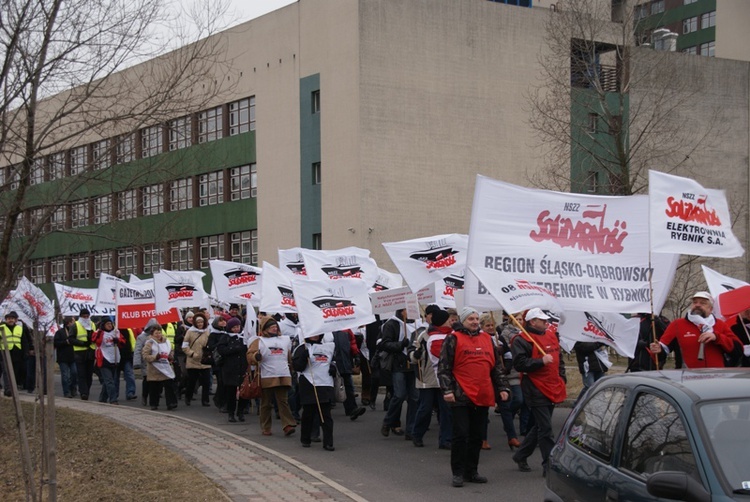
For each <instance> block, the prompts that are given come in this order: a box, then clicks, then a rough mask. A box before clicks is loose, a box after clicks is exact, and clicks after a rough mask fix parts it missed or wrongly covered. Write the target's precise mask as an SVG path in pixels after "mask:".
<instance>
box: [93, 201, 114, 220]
mask: <svg viewBox="0 0 750 502" xmlns="http://www.w3.org/2000/svg"><path fill="white" fill-rule="evenodd" d="M110 221H112V194H108V195H102V196H101V197H97V198H96V199H94V225H103V224H105V223H109V222H110Z"/></svg>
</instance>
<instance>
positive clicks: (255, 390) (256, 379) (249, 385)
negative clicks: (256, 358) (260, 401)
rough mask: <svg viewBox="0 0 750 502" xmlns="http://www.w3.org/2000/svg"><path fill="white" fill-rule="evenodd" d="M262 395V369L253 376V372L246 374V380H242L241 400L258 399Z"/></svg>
mask: <svg viewBox="0 0 750 502" xmlns="http://www.w3.org/2000/svg"><path fill="white" fill-rule="evenodd" d="M260 395H261V387H260V369H258V370H257V371H256V372H255V374H254V375H251V372H250V371H248V372H247V373H245V378H243V379H242V383H241V384H240V390H239V396H240V399H247V400H249V399H257V398H259V397H260Z"/></svg>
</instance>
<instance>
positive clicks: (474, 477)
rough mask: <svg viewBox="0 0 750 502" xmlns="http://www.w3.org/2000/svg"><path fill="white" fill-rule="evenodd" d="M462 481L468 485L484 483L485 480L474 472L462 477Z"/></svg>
mask: <svg viewBox="0 0 750 502" xmlns="http://www.w3.org/2000/svg"><path fill="white" fill-rule="evenodd" d="M464 481H467V482H469V483H486V482H487V478H485V477H484V476H480V475H479V474H477V473H476V472H475V473H474V474H472V475H471V476H464Z"/></svg>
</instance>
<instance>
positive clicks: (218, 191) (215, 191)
mask: <svg viewBox="0 0 750 502" xmlns="http://www.w3.org/2000/svg"><path fill="white" fill-rule="evenodd" d="M223 202H224V171H223V170H222V171H214V172H211V173H206V174H201V175H200V176H198V206H200V207H204V206H213V205H216V204H222V203H223Z"/></svg>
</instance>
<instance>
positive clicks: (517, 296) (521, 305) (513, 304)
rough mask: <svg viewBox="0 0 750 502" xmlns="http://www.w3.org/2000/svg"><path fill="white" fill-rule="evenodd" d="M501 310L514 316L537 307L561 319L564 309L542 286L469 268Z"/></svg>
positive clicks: (499, 273)
mask: <svg viewBox="0 0 750 502" xmlns="http://www.w3.org/2000/svg"><path fill="white" fill-rule="evenodd" d="M469 270H471V272H472V273H473V274H474V275H476V276H477V277H478V278H479V280H480V281H482V284H484V286H485V287H486V288H487V290H488V291H489V293H490V294H491V295H492V297H493V298H494V299H495V300H496V301H497V302H498V303H499V304H500V306H502V308H503V310H505V311H506V312H510V313H513V314H515V313H516V312H522V311H524V310H528V309H532V308H535V307H538V308H540V309H542V310H549V311H552V312H554V313H555V314H556V315H557V316H558V317H561V316H562V315H563V312H564V310H565V309H564V307H563V306H562V304H560V302H559V300H558V299H557V297H556V296H555V294H554V293H553V292H552V291H550V290H549V289H547V288H545V287H544V286H540V285H538V284H532V283H530V282H529V281H528V280H526V279H522V278H521V277H518V276H514V275H511V274H506V273H505V272H501V271H500V270H493V269H490V268H475V267H471V266H470V267H469Z"/></svg>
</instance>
